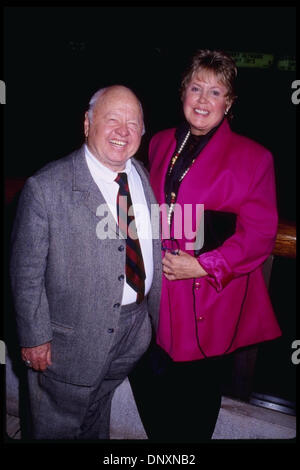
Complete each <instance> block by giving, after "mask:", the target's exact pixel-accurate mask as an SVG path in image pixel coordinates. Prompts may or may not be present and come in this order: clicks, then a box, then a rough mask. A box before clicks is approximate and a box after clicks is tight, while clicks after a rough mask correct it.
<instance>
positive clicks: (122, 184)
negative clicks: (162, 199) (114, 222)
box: [115, 173, 146, 304]
mask: <svg viewBox="0 0 300 470" xmlns="http://www.w3.org/2000/svg"><path fill="white" fill-rule="evenodd" d="M115 182H116V183H118V185H119V192H118V195H117V216H118V224H119V230H120V232H121V234H122V236H123V237H124V238H126V271H125V272H126V281H127V283H128V284H129V286H130V287H132V289H134V290H135V291H136V292H137V300H136V303H137V304H139V303H141V302H142V300H143V299H144V295H145V278H146V275H145V267H144V261H143V256H142V251H141V246H140V242H139V239H138V234H137V229H136V223H135V218H134V215H129V214H128V210H129V209H130V211H129V212H130V213H131V214H134V212H133V206H132V200H131V196H130V192H129V186H128V180H127V174H126V173H118V176H117V177H116V179H115Z"/></svg>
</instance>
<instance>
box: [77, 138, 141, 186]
mask: <svg viewBox="0 0 300 470" xmlns="http://www.w3.org/2000/svg"><path fill="white" fill-rule="evenodd" d="M84 151H85V156H86V158H87V159H88V161H89V163H90V164H91V165H92V167H93V169H94V170H95V171H96V172H97V175H98V176H99V178H101V179H102V180H104V181H106V182H107V183H112V182H113V181H114V180H115V179H116V177H117V175H118V172H116V171H112V170H111V169H110V168H107V167H106V166H105V165H103V163H101V162H100V161H99V160H98V159H97V158H96V157H95V156H94V155H93V154H92V152H91V151H90V149H89V148H88V146H87V145H86V144H84ZM131 165H132V163H131V158H129V159H128V160H127V162H126V164H125V168H124V170H122V173H127V176H128V175H129V173H130V172H131Z"/></svg>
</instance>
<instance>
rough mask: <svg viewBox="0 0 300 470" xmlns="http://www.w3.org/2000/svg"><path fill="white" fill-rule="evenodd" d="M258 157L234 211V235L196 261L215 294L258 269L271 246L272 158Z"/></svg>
mask: <svg viewBox="0 0 300 470" xmlns="http://www.w3.org/2000/svg"><path fill="white" fill-rule="evenodd" d="M261 156H262V158H260V159H259V163H258V165H257V166H256V169H255V171H254V174H253V176H252V178H251V181H250V183H249V185H248V186H247V191H246V192H245V196H244V198H243V200H242V202H241V205H240V207H239V208H238V213H237V223H236V231H235V233H234V235H232V236H231V237H230V238H228V239H227V240H226V241H225V242H224V243H223V245H222V246H220V247H219V248H217V249H215V250H212V251H209V252H207V253H203V254H202V255H200V256H199V258H198V260H199V263H200V264H201V266H202V267H203V268H204V269H205V271H206V272H207V273H208V276H206V277H205V279H206V280H207V282H209V283H210V284H211V285H213V286H214V287H215V288H216V290H217V291H221V290H222V289H223V288H224V287H225V286H226V285H227V284H228V283H229V282H230V281H231V280H232V279H234V278H237V277H239V276H241V275H244V274H247V273H250V272H251V271H253V270H254V269H256V268H257V267H258V266H259V265H261V264H262V263H263V262H264V261H265V260H266V258H267V257H268V256H269V255H270V254H271V252H272V250H273V247H274V244H275V240H276V233H277V225H278V214H277V204H276V188H275V174H274V165H273V157H272V154H271V153H270V152H268V151H265V152H264V154H263V155H261Z"/></svg>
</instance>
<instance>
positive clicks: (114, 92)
mask: <svg viewBox="0 0 300 470" xmlns="http://www.w3.org/2000/svg"><path fill="white" fill-rule="evenodd" d="M142 130H143V117H142V111H141V108H140V105H139V102H138V100H137V98H136V97H135V96H134V94H133V93H132V92H131V91H130V90H128V89H126V88H124V87H118V86H116V87H112V88H110V89H108V90H107V91H105V92H104V93H103V94H102V95H101V96H100V97H99V99H98V101H97V103H96V104H95V107H94V110H93V117H92V121H91V122H90V121H89V118H88V114H87V113H86V115H85V121H84V132H85V136H86V137H87V144H88V147H89V149H90V150H91V152H92V153H93V155H94V156H95V157H96V158H97V159H98V160H99V161H100V162H101V163H102V164H103V165H105V166H106V167H108V168H110V169H111V170H113V171H116V172H118V171H122V170H123V169H124V168H125V164H126V161H127V160H128V159H129V158H130V157H132V156H133V155H134V154H135V153H136V151H137V150H138V148H139V146H140V142H141V136H142Z"/></svg>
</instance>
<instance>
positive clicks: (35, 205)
mask: <svg viewBox="0 0 300 470" xmlns="http://www.w3.org/2000/svg"><path fill="white" fill-rule="evenodd" d="M48 234H49V230H48V217H47V211H46V206H45V201H44V198H43V194H42V191H41V188H40V186H39V184H38V182H37V181H36V179H35V178H34V177H31V178H29V179H28V180H27V181H26V183H25V186H24V188H23V191H22V193H21V196H20V200H19V204H18V209H17V214H16V218H15V222H14V227H13V231H12V238H11V262H10V277H11V286H12V294H13V298H14V304H15V311H16V318H17V327H18V335H19V340H20V345H21V346H23V347H34V346H38V345H40V344H44V343H46V342H48V341H51V339H52V328H51V324H50V315H49V305H48V300H47V295H46V290H45V271H46V264H47V254H48V246H49V235H48Z"/></svg>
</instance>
